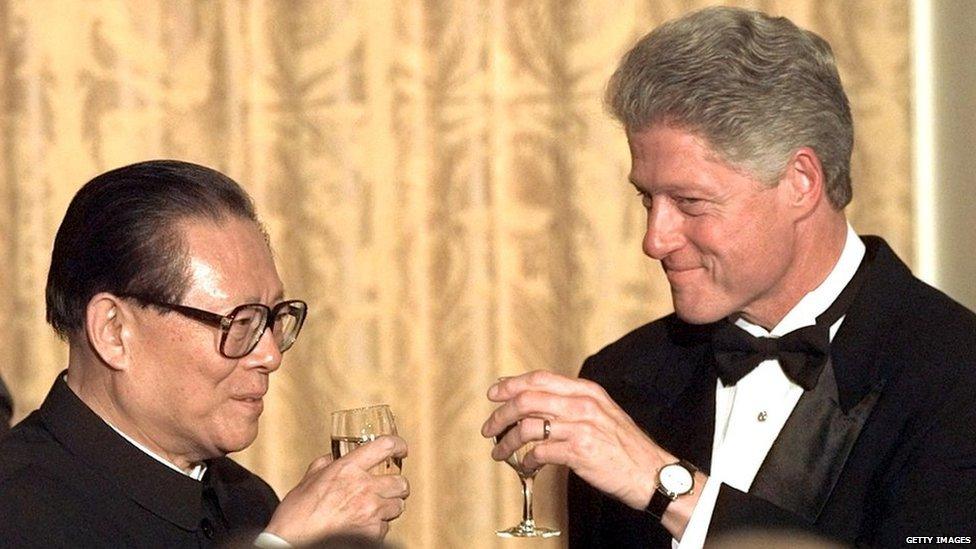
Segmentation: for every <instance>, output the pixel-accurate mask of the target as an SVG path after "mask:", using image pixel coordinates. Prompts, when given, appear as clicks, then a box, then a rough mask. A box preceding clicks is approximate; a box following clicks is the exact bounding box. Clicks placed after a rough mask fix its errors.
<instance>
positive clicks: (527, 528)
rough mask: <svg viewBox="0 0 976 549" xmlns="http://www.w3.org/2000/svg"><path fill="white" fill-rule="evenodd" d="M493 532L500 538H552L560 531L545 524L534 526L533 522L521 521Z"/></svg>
mask: <svg viewBox="0 0 976 549" xmlns="http://www.w3.org/2000/svg"><path fill="white" fill-rule="evenodd" d="M495 534H496V535H497V536H498V537H500V538H554V537H556V536H558V535H559V534H561V532H560V531H559V530H553V529H552V528H546V527H545V526H536V525H535V523H534V522H523V523H521V524H519V525H518V526H512V527H511V528H508V529H506V530H499V531H497V532H495Z"/></svg>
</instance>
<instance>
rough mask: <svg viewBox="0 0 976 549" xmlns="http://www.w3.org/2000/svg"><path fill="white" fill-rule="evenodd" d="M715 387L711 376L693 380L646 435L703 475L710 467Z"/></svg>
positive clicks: (707, 375) (701, 375)
mask: <svg viewBox="0 0 976 549" xmlns="http://www.w3.org/2000/svg"><path fill="white" fill-rule="evenodd" d="M709 372H711V370H709ZM716 383H717V377H716V375H715V374H714V373H713V372H712V373H706V372H702V373H701V374H700V375H696V376H694V377H693V378H692V379H690V380H689V382H688V384H687V385H685V386H684V390H682V391H681V392H680V394H679V395H678V396H677V398H675V399H674V400H673V401H672V403H671V405H670V406H669V407H668V408H666V409H664V410H662V411H661V414H660V416H659V417H658V421H656V422H655V423H654V428H653V429H652V430H651V432H650V433H649V434H650V435H651V437H652V438H654V440H655V441H657V443H658V444H660V445H661V446H662V447H663V448H665V449H666V450H668V451H669V452H671V453H672V454H674V455H675V456H677V457H678V458H680V459H684V460H686V461H689V462H691V463H692V464H693V465H695V466H696V467H698V468H699V469H701V470H702V471H704V472H706V473H708V472H709V471H710V470H711V464H712V442H713V438H714V436H715V385H716Z"/></svg>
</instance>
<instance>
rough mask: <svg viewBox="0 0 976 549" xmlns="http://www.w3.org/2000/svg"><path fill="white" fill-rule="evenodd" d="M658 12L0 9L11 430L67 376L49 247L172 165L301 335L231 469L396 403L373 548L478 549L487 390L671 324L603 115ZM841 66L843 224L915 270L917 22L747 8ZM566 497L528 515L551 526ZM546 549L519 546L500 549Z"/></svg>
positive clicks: (290, 453) (379, 7)
mask: <svg viewBox="0 0 976 549" xmlns="http://www.w3.org/2000/svg"><path fill="white" fill-rule="evenodd" d="M706 4H709V2H703V1H691V0H667V1H635V0H619V1H613V2H606V1H604V0H573V1H568V0H551V1H541V0H540V1H534V0H533V1H519V0H468V1H465V0H453V1H451V0H442V1H436V0H427V1H421V0H388V1H383V0H374V1H362V2H352V1H329V2H274V1H270V0H248V1H231V0H227V1H223V2H202V1H201V2H193V1H189V0H173V1H155V0H141V1H139V0H132V1H122V0H114V1H113V0H100V1H83V0H63V1H54V0H35V1H26V0H24V1H6V2H0V254H2V256H3V257H4V261H3V262H0V323H2V325H3V326H4V330H2V331H0V348H2V349H3V350H4V358H3V360H2V361H0V373H2V375H3V376H4V378H5V379H6V380H7V381H8V384H9V385H10V387H11V390H12V391H13V393H14V396H15V398H16V401H17V402H16V415H17V417H18V418H19V417H23V416H24V415H25V414H26V413H27V412H28V411H29V410H31V409H33V408H34V407H36V406H37V405H38V404H39V403H40V401H41V399H42V398H43V397H44V395H45V393H46V391H47V389H48V387H49V386H50V383H51V381H52V379H53V378H54V376H55V374H56V373H57V372H58V371H59V370H60V369H61V368H63V367H64V359H65V347H64V345H63V344H62V343H60V342H58V341H57V340H56V339H55V338H54V336H53V335H52V334H51V332H50V330H49V329H48V328H47V327H46V325H45V323H44V302H43V287H44V282H45V277H46V272H47V264H48V261H49V254H50V249H51V244H52V240H53V235H54V232H55V230H56V229H57V225H58V223H59V221H60V219H61V216H62V215H63V213H64V210H65V207H66V205H67V203H68V201H69V200H70V198H71V196H72V195H73V194H74V192H75V191H76V190H77V189H78V187H79V186H80V185H82V184H83V183H84V182H85V181H86V180H88V179H89V178H90V177H92V176H94V175H95V174H97V173H100V172H102V171H104V170H106V169H109V168H112V167H115V166H119V165H121V164H125V163H130V162H133V161H137V160H143V159H147V158H158V157H176V158H182V159H186V160H191V161H196V162H200V163H204V164H207V165H211V166H214V167H216V168H219V169H221V170H223V171H225V172H226V173H228V174H230V175H231V176H232V177H234V178H236V179H237V180H239V181H240V182H241V183H242V184H243V185H244V186H245V187H246V188H247V189H248V190H249V191H250V192H251V193H252V194H253V195H254V197H255V199H256V202H257V204H258V208H259V212H260V214H261V215H262V216H263V217H264V219H265V221H266V222H267V225H268V228H269V230H270V232H271V234H272V237H273V243H274V246H275V249H276V251H277V257H278V262H279V267H280V269H281V272H282V276H283V278H284V280H285V282H286V285H287V287H288V292H289V294H290V295H293V296H301V297H304V298H306V299H307V300H308V301H309V303H311V312H310V318H309V320H308V322H307V324H306V331H305V332H304V334H303V337H302V339H301V340H300V341H299V343H298V344H297V345H296V347H295V349H294V350H292V351H291V352H290V353H289V355H288V356H287V358H286V360H285V366H284V367H283V368H282V369H281V370H280V371H279V372H278V373H277V374H276V375H275V379H274V381H273V383H272V391H271V394H270V396H269V398H268V403H267V407H266V411H265V415H264V417H263V419H262V422H263V427H262V431H261V434H260V436H259V438H258V440H257V442H256V443H255V444H254V446H253V447H252V448H251V449H249V450H248V451H246V452H244V453H243V454H242V455H241V456H239V459H240V460H241V461H242V462H244V463H245V464H246V465H248V466H249V467H251V468H252V469H254V470H255V471H257V472H258V473H260V474H261V475H262V476H264V477H266V478H267V479H268V480H269V481H270V482H271V483H272V484H273V485H274V486H275V487H276V489H278V491H279V493H282V494H283V493H284V491H285V490H286V489H287V488H288V487H289V486H291V485H292V484H293V483H294V482H295V481H296V480H297V479H298V478H299V477H300V476H301V474H302V473H303V472H304V470H305V467H306V465H307V463H308V462H309V461H311V460H312V459H313V458H314V457H315V456H316V455H318V454H320V453H322V452H325V451H327V442H326V439H327V437H328V425H327V421H328V419H327V418H328V413H329V411H330V410H333V409H337V408H340V407H349V406H353V405H358V404H362V403H366V402H388V403H390V404H391V405H392V406H393V408H394V410H395V411H396V413H397V414H398V421H399V424H400V427H401V432H402V434H403V435H404V437H405V438H407V439H408V440H409V442H410V444H411V455H410V457H409V459H408V460H407V461H406V464H405V471H406V474H407V475H408V476H409V477H410V479H411V481H412V484H413V496H412V497H411V499H410V501H409V505H408V509H407V512H406V514H405V515H404V517H403V518H402V519H401V520H400V521H398V522H397V523H396V524H395V526H394V528H393V532H392V535H391V539H393V540H394V541H398V542H401V543H402V544H403V545H405V546H407V547H493V546H496V545H499V546H500V545H502V542H499V541H497V540H496V539H495V537H494V535H493V530H494V529H495V528H498V527H501V526H508V525H510V524H512V523H514V522H515V521H516V518H517V515H518V513H519V506H520V501H519V495H518V483H517V480H516V478H515V475H514V474H513V473H512V472H511V471H510V470H508V469H507V468H506V467H505V466H503V465H500V464H496V463H493V462H492V461H491V460H490V459H489V458H488V449H489V444H488V442H486V441H485V440H483V439H482V438H481V437H480V436H479V435H478V427H479V426H480V424H481V421H482V420H483V418H484V417H485V416H486V415H487V413H488V412H489V411H490V409H491V407H490V406H489V404H488V403H487V402H486V400H485V399H484V397H483V395H484V391H485V389H486V388H487V386H488V385H489V384H490V383H491V382H492V381H493V380H494V379H496V378H497V377H498V376H502V375H510V374H513V373H518V372H523V371H527V370H531V369H535V368H549V369H554V370H556V371H559V372H563V373H566V374H575V372H576V371H577V369H578V367H579V365H580V363H581V361H582V360H583V359H584V358H585V357H586V356H587V355H588V354H590V353H593V352H595V351H596V350H598V349H599V348H600V347H601V346H602V345H604V344H606V343H608V342H610V341H612V340H613V339H615V338H617V337H618V336H620V335H622V334H623V333H625V332H626V331H628V330H629V329H631V328H633V327H635V326H637V325H639V324H641V323H643V322H646V321H648V320H650V319H653V318H655V317H657V316H660V315H662V314H664V313H667V312H668V311H669V310H670V303H669V299H668V293H667V287H666V282H665V280H664V279H663V278H662V277H661V276H660V273H659V269H658V267H657V266H656V265H654V264H653V263H652V262H650V261H649V260H647V259H646V258H644V257H643V256H642V255H641V252H640V239H641V235H642V231H643V224H644V219H643V215H644V213H643V210H642V208H641V207H640V204H639V201H638V199H637V197H636V196H635V195H634V193H633V192H632V190H631V189H630V187H629V185H627V183H626V173H627V171H628V169H629V166H628V157H627V149H626V144H625V141H624V138H623V135H622V134H621V132H620V130H619V129H618V128H617V127H616V125H615V124H613V123H612V122H611V121H610V120H609V119H608V117H607V116H606V115H605V114H604V113H603V111H602V107H601V103H600V100H601V93H602V89H603V86H604V83H605V81H606V78H607V76H608V75H609V74H610V72H611V71H612V70H613V67H614V65H615V63H616V61H617V59H618V58H619V56H620V55H621V54H622V53H623V52H624V51H625V50H626V49H627V48H628V46H629V45H630V44H631V43H632V42H633V41H634V40H636V38H638V37H639V36H640V35H642V34H644V33H645V32H646V31H647V30H649V29H650V28H652V27H653V26H655V25H656V24H658V23H660V22H662V21H664V20H665V19H668V18H671V17H673V16H676V15H679V14H681V13H683V12H685V11H687V10H689V9H692V8H695V7H699V6H703V5H706ZM737 4H739V5H746V6H753V7H760V8H763V9H766V10H768V11H770V12H774V13H779V14H785V15H788V16H790V17H791V18H793V19H794V20H795V21H796V22H798V23H799V24H801V25H803V26H807V27H809V28H812V29H814V30H816V31H817V32H819V33H821V34H822V35H823V36H825V37H826V38H827V39H828V40H829V41H830V42H831V43H832V44H833V46H834V49H835V51H836V53H837V56H838V60H839V63H840V67H841V73H842V77H843V79H844V81H845V84H846V86H847V89H848V91H849V93H850V96H851V100H852V103H853V109H854V116H855V121H856V124H857V133H856V151H855V158H854V166H853V173H854V179H855V185H856V188H855V199H854V203H853V204H852V206H851V208H850V214H851V218H852V220H853V223H854V225H855V227H856V228H858V229H859V230H860V231H862V232H869V233H875V234H881V235H883V236H884V237H886V238H887V239H889V241H890V242H891V243H892V244H893V246H894V247H895V249H896V250H898V251H899V252H900V253H902V254H903V255H904V256H905V257H906V258H907V259H908V260H909V261H911V260H912V249H913V244H914V243H913V222H912V220H913V211H912V206H911V205H912V186H911V184H910V173H911V163H910V115H909V113H910V109H909V105H910V95H909V89H910V88H909V81H910V78H909V77H910V59H909V48H908V44H909V7H908V4H907V2H906V1H904V0H893V1H885V2H874V1H870V2H868V1H864V2H852V1H848V0H775V1H774V0H770V1H755V2H738V3H737ZM563 474H564V472H563V471H559V470H557V469H556V468H549V470H546V471H543V473H542V475H541V487H540V490H539V492H540V494H539V496H538V508H537V516H538V517H539V520H540V522H544V523H549V524H553V523H557V524H558V523H560V522H561V521H562V520H563V519H562V505H563V490H562V488H561V478H562V476H563ZM546 543H547V544H548V545H552V546H557V545H558V544H559V543H562V542H561V541H555V542H545V543H544V542H539V543H535V542H527V543H522V544H520V546H521V547H529V546H539V545H543V544H546Z"/></svg>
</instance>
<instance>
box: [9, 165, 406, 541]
mask: <svg viewBox="0 0 976 549" xmlns="http://www.w3.org/2000/svg"><path fill="white" fill-rule="evenodd" d="M306 312H307V305H306V304H305V303H304V302H303V301H301V300H296V299H286V298H285V290H284V287H283V285H282V282H281V279H280V278H279V277H278V272H277V269H276V267H275V263H274V259H273V257H272V253H271V249H270V246H269V244H268V239H267V235H266V234H265V232H264V230H263V228H262V226H261V224H260V222H259V221H258V218H257V216H256V214H255V211H254V206H253V204H252V203H251V199H250V197H248V196H247V194H246V193H245V192H244V190H243V189H241V188H240V186H238V184H237V183H235V182H234V181H233V180H231V179H230V178H228V177H226V176H225V175H223V174H221V173H219V172H217V171H214V170H211V169H209V168H205V167H203V166H197V165H195V164H189V163H185V162H177V161H150V162H143V163H139V164H134V165H130V166H126V167H122V168H119V169H116V170H112V171H110V172H107V173H105V174H102V175H100V176H98V177H96V178H94V179H92V180H91V181H89V182H88V183H87V184H86V185H85V186H84V187H82V189H81V190H80V191H79V192H78V194H76V195H75V197H74V199H73V200H72V201H71V204H70V205H69V207H68V211H67V213H66V214H65V217H64V220H63V221H62V223H61V226H60V228H59V229H58V233H57V236H56V238H55V242H54V250H53V253H52V256H51V268H50V271H49V273H48V281H47V319H48V322H49V323H50V324H51V325H52V326H53V327H54V329H55V330H56V331H57V332H58V334H59V335H61V336H62V337H63V338H64V339H66V340H67V342H68V346H69V351H68V367H67V370H66V371H64V372H62V373H60V374H59V375H58V376H57V378H56V379H55V380H54V385H53V387H52V389H51V391H50V393H49V394H48V396H47V398H46V399H45V401H44V403H43V404H42V405H41V407H40V408H39V409H38V410H37V411H35V412H33V413H32V414H31V415H30V416H28V417H27V418H26V419H25V420H24V421H22V422H21V423H19V424H18V425H17V426H15V427H14V428H13V429H12V430H11V431H10V433H9V434H8V435H6V436H5V437H4V438H3V439H2V441H0V540H3V541H2V545H3V546H4V547H146V546H158V547H209V546H214V545H221V544H228V543H250V542H252V541H253V542H256V545H258V546H263V547H282V546H287V544H289V543H291V544H306V543H310V542H314V541H315V540H317V539H320V538H323V537H325V536H328V535H330V534H333V533H337V532H347V533H352V534H359V535H366V536H369V537H372V538H374V539H375V538H382V537H383V536H384V535H385V534H386V531H387V529H388V522H389V521H390V520H393V519H395V518H396V517H398V516H399V515H400V513H402V512H403V505H404V498H406V497H407V494H408V486H407V482H406V480H405V479H404V478H403V477H401V476H394V475H391V476H373V475H371V474H370V473H369V470H370V468H372V467H373V466H375V465H377V464H379V463H382V462H384V461H385V460H387V459H390V458H391V457H403V456H404V455H405V454H406V444H405V442H404V441H403V440H402V439H400V438H399V437H381V438H379V439H377V440H376V441H373V442H370V443H367V444H364V445H362V446H360V447H359V448H357V449H355V450H353V451H352V452H350V453H348V454H347V455H345V456H343V457H342V458H339V459H338V460H336V461H332V460H331V457H330V456H328V455H326V456H323V457H321V458H319V459H317V460H315V461H313V462H312V464H311V466H310V467H309V469H308V472H307V473H306V475H305V477H304V478H303V479H302V481H301V482H300V483H299V484H298V485H297V486H296V487H295V488H294V489H293V490H291V491H290V492H289V493H288V494H287V495H286V496H285V498H284V499H283V500H282V501H281V502H280V503H279V501H278V497H277V496H276V495H275V493H274V492H273V491H272V490H271V488H270V487H269V486H268V485H267V484H266V483H265V482H264V481H263V480H261V479H260V478H258V477H257V476H255V475H254V474H252V473H250V472H249V471H247V470H246V469H245V468H243V467H241V466H240V465H238V464H236V463H235V462H234V461H232V460H230V459H229V458H227V457H226V455H227V454H229V453H231V452H236V451H239V450H243V449H244V448H246V447H247V446H249V445H250V444H251V443H252V442H253V441H254V439H255V437H256V436H257V429H258V419H259V417H260V415H261V412H262V411H263V407H264V401H263V398H264V395H265V394H266V393H267V391H268V384H269V381H270V376H271V374H272V373H274V372H275V371H276V370H277V369H278V368H279V366H280V365H281V360H282V353H284V352H285V351H287V350H288V349H289V348H290V347H291V346H292V344H293V343H294V342H295V340H296V338H297V337H298V334H299V332H300V330H301V328H302V325H303V322H304V320H305V315H306Z"/></svg>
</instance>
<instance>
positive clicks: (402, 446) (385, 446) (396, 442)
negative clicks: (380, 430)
mask: <svg viewBox="0 0 976 549" xmlns="http://www.w3.org/2000/svg"><path fill="white" fill-rule="evenodd" d="M391 457H396V458H401V459H402V458H405V457H407V443H406V441H405V440H403V439H402V438H400V437H398V436H396V435H384V436H381V437H377V439H376V440H372V441H369V442H367V443H365V444H363V445H361V446H359V447H358V448H356V449H355V450H353V451H351V452H349V453H348V454H346V455H345V456H343V457H342V458H340V459H342V460H344V461H348V462H352V463H356V464H357V465H359V466H360V467H362V468H363V469H364V470H367V471H368V470H369V469H372V468H373V467H376V466H377V465H379V464H381V463H383V462H385V461H386V460H387V459H389V458H391Z"/></svg>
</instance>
